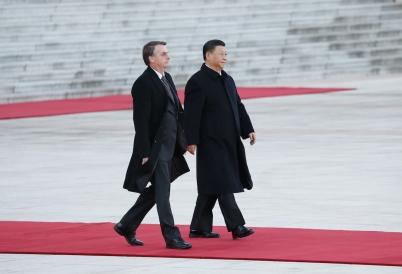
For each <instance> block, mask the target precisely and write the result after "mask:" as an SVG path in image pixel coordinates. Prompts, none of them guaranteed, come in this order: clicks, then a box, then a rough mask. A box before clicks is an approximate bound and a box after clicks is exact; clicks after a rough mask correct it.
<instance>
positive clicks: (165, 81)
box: [161, 75, 176, 105]
mask: <svg viewBox="0 0 402 274" xmlns="http://www.w3.org/2000/svg"><path fill="white" fill-rule="evenodd" d="M161 80H162V83H163V85H164V86H165V89H166V91H167V95H168V96H169V98H170V99H172V102H173V104H174V105H176V104H175V103H174V99H173V94H172V91H171V90H170V85H169V83H168V81H167V80H166V77H165V75H162V79H161Z"/></svg>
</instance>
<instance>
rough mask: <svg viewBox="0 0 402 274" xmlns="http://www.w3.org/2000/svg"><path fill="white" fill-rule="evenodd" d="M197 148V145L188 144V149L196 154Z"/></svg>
mask: <svg viewBox="0 0 402 274" xmlns="http://www.w3.org/2000/svg"><path fill="white" fill-rule="evenodd" d="M196 149H197V145H189V146H187V151H188V152H190V153H191V154H193V155H194V153H195V150H196Z"/></svg>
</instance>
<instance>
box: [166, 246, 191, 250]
mask: <svg viewBox="0 0 402 274" xmlns="http://www.w3.org/2000/svg"><path fill="white" fill-rule="evenodd" d="M192 247H193V246H185V247H180V248H177V247H172V246H166V248H168V249H177V250H182V249H190V248H192Z"/></svg>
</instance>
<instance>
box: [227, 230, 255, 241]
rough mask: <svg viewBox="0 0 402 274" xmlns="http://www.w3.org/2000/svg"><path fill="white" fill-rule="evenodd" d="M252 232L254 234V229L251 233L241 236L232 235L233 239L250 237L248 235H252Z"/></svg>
mask: <svg viewBox="0 0 402 274" xmlns="http://www.w3.org/2000/svg"><path fill="white" fill-rule="evenodd" d="M252 234H254V230H252V231H250V232H249V233H246V234H243V235H240V236H232V237H233V240H236V239H241V238H245V237H248V236H250V235H252Z"/></svg>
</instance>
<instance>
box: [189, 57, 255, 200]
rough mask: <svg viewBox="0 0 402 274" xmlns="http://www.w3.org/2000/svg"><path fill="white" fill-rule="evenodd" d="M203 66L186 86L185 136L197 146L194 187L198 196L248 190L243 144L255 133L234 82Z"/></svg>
mask: <svg viewBox="0 0 402 274" xmlns="http://www.w3.org/2000/svg"><path fill="white" fill-rule="evenodd" d="M221 73H222V76H221V75H219V73H217V72H216V71H214V70H212V69H210V68H208V67H207V66H206V65H205V64H203V65H202V67H201V70H200V71H198V72H196V73H195V74H194V75H193V76H192V77H191V78H190V79H189V81H188V82H187V84H186V88H185V99H184V133H185V135H186V139H187V143H188V144H189V145H193V144H195V145H197V151H196V157H197V187H198V193H200V194H210V195H216V194H228V193H236V192H243V191H244V190H243V189H244V188H247V189H251V188H252V186H253V182H252V180H251V176H250V172H249V169H248V166H247V161H246V155H245V151H244V146H243V143H242V141H241V139H240V137H242V138H243V139H247V138H249V136H248V134H249V133H251V132H254V128H253V126H252V124H251V121H250V117H249V115H248V114H247V111H246V109H245V107H244V105H243V103H242V102H241V100H240V97H239V95H238V93H237V89H236V85H235V83H234V81H233V78H232V77H231V76H230V75H228V74H226V72H225V71H222V72H221Z"/></svg>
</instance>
